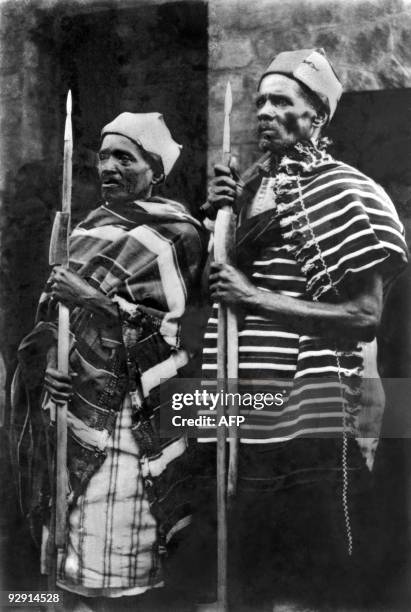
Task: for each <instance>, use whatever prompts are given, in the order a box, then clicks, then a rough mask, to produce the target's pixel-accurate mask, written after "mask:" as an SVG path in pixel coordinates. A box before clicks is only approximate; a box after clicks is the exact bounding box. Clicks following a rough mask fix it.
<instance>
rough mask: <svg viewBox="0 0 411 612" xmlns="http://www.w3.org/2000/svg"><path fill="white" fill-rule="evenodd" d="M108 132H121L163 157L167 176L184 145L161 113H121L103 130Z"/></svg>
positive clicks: (103, 132) (147, 149)
mask: <svg viewBox="0 0 411 612" xmlns="http://www.w3.org/2000/svg"><path fill="white" fill-rule="evenodd" d="M106 134H119V135H120V136H125V137H126V138H129V139H130V140H132V141H133V142H134V143H136V144H137V145H138V146H140V147H142V148H143V149H144V150H145V151H147V153H154V154H156V155H159V156H160V157H161V160H162V162H163V167H164V174H165V175H166V176H167V175H168V174H169V173H170V171H171V169H172V167H173V166H174V164H175V162H176V161H177V159H178V157H179V155H180V150H181V149H182V146H181V145H179V144H177V143H176V142H175V141H174V140H173V138H172V136H171V134H170V130H169V129H168V127H167V126H166V124H165V122H164V119H163V115H161V114H160V113H121V115H119V116H118V117H116V118H115V119H114V120H113V121H112V122H111V123H108V124H107V125H106V126H104V127H103V129H102V130H101V137H102V138H103V137H104V136H105V135H106Z"/></svg>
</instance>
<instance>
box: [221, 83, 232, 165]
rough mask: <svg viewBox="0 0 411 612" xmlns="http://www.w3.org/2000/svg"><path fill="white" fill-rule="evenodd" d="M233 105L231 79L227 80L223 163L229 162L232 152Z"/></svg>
mask: <svg viewBox="0 0 411 612" xmlns="http://www.w3.org/2000/svg"><path fill="white" fill-rule="evenodd" d="M232 107H233V94H232V91H231V84H230V81H227V87H226V90H225V98H224V132H223V163H224V164H228V162H229V161H230V152H231V133H230V115H231V109H232Z"/></svg>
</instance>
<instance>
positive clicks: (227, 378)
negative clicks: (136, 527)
mask: <svg viewBox="0 0 411 612" xmlns="http://www.w3.org/2000/svg"><path fill="white" fill-rule="evenodd" d="M231 108H232V93H231V86H230V82H228V83H227V88H226V94H225V102H224V137H223V164H225V165H228V164H229V161H230V152H231V143H230V140H231V138H230V114H231ZM234 235H235V215H234V214H233V212H232V209H231V207H230V206H224V207H222V208H221V209H220V210H219V211H218V213H217V219H216V223H215V230H214V259H215V261H216V262H217V263H231V261H232V257H233V245H234ZM237 376H238V336H237V318H236V315H235V313H234V311H233V310H232V309H231V308H230V307H226V306H223V305H222V304H220V305H219V309H218V337H217V381H218V383H219V384H221V385H222V387H223V391H224V396H225V392H226V391H227V390H228V388H230V391H231V392H232V393H235V392H236V379H237ZM234 410H235V408H234ZM224 412H225V411H224V402H223V401H222V402H221V403H220V405H219V406H218V409H217V419H218V423H221V417H222V416H225V414H224ZM226 435H227V432H226V427H225V426H222V425H220V426H219V427H217V544H218V552H217V572H218V583H217V591H218V592H217V604H218V610H219V612H225V611H226V610H227V609H228V598H227V493H228V501H230V499H231V498H232V497H233V496H234V494H235V488H236V480H237V453H238V437H237V428H236V426H235V425H234V426H231V427H230V457H229V470H228V486H226Z"/></svg>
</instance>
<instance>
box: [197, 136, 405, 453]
mask: <svg viewBox="0 0 411 612" xmlns="http://www.w3.org/2000/svg"><path fill="white" fill-rule="evenodd" d="M270 164H271V159H270V158H269V156H266V157H265V158H263V160H262V161H260V163H259V165H258V166H256V167H254V168H253V169H252V171H250V173H249V174H248V176H247V179H246V182H245V187H244V192H243V195H242V198H241V209H240V215H239V223H238V228H237V262H238V263H237V265H238V267H239V268H240V269H241V270H242V271H243V272H244V273H245V274H246V275H247V276H248V278H249V279H250V280H251V281H252V282H253V283H254V284H255V285H256V286H257V287H259V288H260V289H261V290H263V291H273V292H278V293H280V294H283V295H287V296H291V297H293V298H296V299H302V300H310V301H326V302H327V301H328V302H334V303H336V302H337V303H338V302H342V301H344V299H347V297H346V294H345V293H344V288H345V286H346V284H347V281H351V280H352V279H354V278H356V276H358V275H362V274H364V273H366V272H367V271H370V270H373V269H375V270H378V271H379V272H380V273H381V274H382V275H383V278H384V284H385V287H387V286H388V285H389V283H390V282H391V281H392V280H393V278H394V277H395V276H396V275H397V274H398V273H399V272H400V271H401V270H402V269H403V267H404V265H405V264H406V261H407V247H406V244H405V241H404V232H403V228H402V225H401V223H400V221H399V219H398V216H397V213H396V211H395V208H394V206H393V204H392V202H391V201H390V199H389V198H388V196H387V194H386V193H385V192H384V191H383V189H382V188H381V187H380V186H378V185H377V184H376V183H374V182H373V181H372V180H371V179H369V178H368V177H366V176H365V175H363V174H362V173H360V172H358V171H357V170H355V169H354V168H352V167H351V166H348V165H346V164H343V163H341V162H338V161H335V160H334V159H333V158H332V157H331V156H330V155H329V154H327V153H326V152H325V151H324V150H322V149H320V148H316V147H315V146H314V145H313V144H312V143H307V144H304V145H302V144H299V145H297V147H296V148H295V150H294V151H293V152H292V153H291V154H289V155H287V156H284V157H283V158H282V160H281V161H280V163H279V165H278V166H277V168H276V169H275V172H271V167H270ZM257 168H258V172H257V171H256V169H257ZM217 319H218V306H217V304H214V307H213V313H212V315H211V318H210V319H209V321H208V326H207V330H206V333H205V338H204V351H203V379H204V380H203V384H204V385H206V388H215V386H216V373H217V359H216V355H217ZM238 344H239V348H238V360H239V370H238V376H239V391H240V392H241V393H242V394H246V393H250V394H256V393H271V394H272V395H275V394H276V393H279V394H281V395H282V397H283V398H285V401H284V402H283V403H282V405H277V406H275V405H274V406H273V405H271V406H264V408H263V409H255V408H253V407H241V406H240V414H241V415H243V416H244V417H245V422H244V423H243V424H242V425H241V426H240V427H241V429H240V439H241V441H242V442H244V443H270V442H281V441H286V440H290V439H294V438H298V437H302V436H304V437H322V436H337V437H338V436H340V435H341V434H342V433H343V432H344V431H348V432H351V433H355V431H356V427H357V425H358V415H359V413H361V407H362V399H361V381H362V377H363V375H364V372H363V366H364V360H363V355H364V352H367V354H371V353H373V354H375V351H368V349H367V343H358V342H356V341H352V340H349V339H345V338H342V337H341V338H338V340H335V341H332V340H330V339H329V338H327V337H324V336H319V335H318V336H314V335H309V334H298V333H295V332H294V331H293V330H292V329H290V328H289V327H287V325H286V324H285V323H284V322H281V321H276V320H275V319H270V318H268V317H263V316H256V315H255V314H253V313H247V314H246V315H245V317H244V318H243V319H240V321H239V332H238ZM374 371H376V370H375V368H374ZM375 388H376V389H378V390H380V388H381V387H380V386H379V385H376V386H375ZM368 401H369V400H368ZM371 401H374V402H375V405H376V406H377V405H378V403H379V401H380V399H379V398H376V397H375V398H373V400H371ZM371 412H372V411H371ZM378 416H379V415H378ZM210 435H211V434H210ZM204 441H207V439H206V437H205V436H204Z"/></svg>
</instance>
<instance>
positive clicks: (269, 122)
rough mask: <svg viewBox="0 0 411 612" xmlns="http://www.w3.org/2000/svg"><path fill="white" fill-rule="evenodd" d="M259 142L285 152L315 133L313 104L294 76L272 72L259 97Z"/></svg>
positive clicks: (274, 149) (273, 149) (263, 83)
mask: <svg viewBox="0 0 411 612" xmlns="http://www.w3.org/2000/svg"><path fill="white" fill-rule="evenodd" d="M256 106H257V119H258V134H259V146H260V149H262V150H263V151H272V152H274V153H279V152H282V151H284V150H286V149H288V148H290V147H292V146H293V145H295V144H296V143H297V142H298V141H299V140H305V139H307V138H311V136H312V135H313V125H312V120H313V118H314V117H316V112H315V110H314V109H313V107H312V106H311V105H310V104H309V102H308V101H306V99H305V98H304V96H303V92H302V90H301V88H300V86H299V84H298V83H297V81H294V79H290V78H288V77H286V76H284V75H283V74H268V75H267V76H265V77H264V79H263V80H262V81H261V85H260V88H259V90H258V95H257V98H256Z"/></svg>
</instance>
